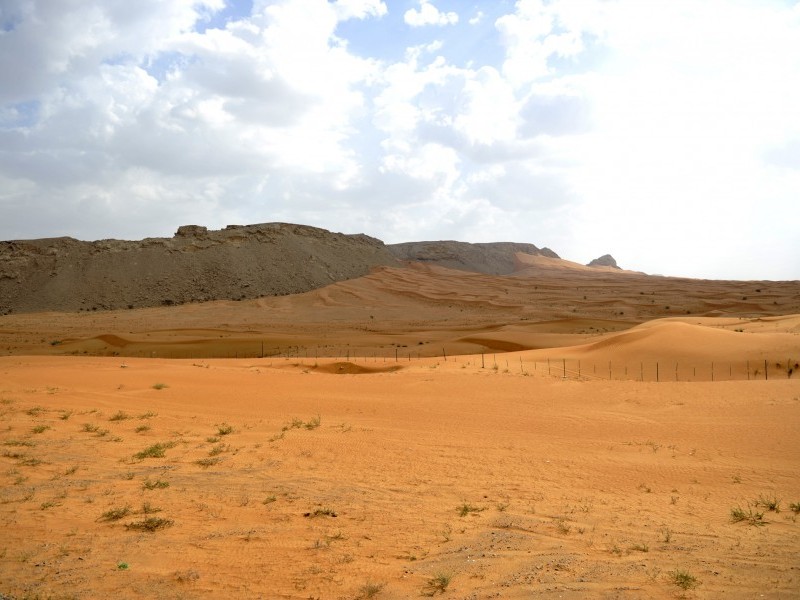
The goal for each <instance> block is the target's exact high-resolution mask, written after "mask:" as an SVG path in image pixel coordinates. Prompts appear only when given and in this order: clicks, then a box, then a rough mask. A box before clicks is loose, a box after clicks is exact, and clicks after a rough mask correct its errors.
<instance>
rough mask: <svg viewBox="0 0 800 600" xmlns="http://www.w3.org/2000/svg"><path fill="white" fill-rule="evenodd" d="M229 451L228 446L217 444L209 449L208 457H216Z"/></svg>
mask: <svg viewBox="0 0 800 600" xmlns="http://www.w3.org/2000/svg"><path fill="white" fill-rule="evenodd" d="M230 449H231V448H230V446H228V445H226V444H217V445H216V446H214V447H213V448H211V450H209V451H208V455H209V456H218V455H220V454H222V453H223V452H227V451H228V450H230Z"/></svg>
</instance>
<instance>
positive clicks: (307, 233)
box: [0, 223, 558, 314]
mask: <svg viewBox="0 0 800 600" xmlns="http://www.w3.org/2000/svg"><path fill="white" fill-rule="evenodd" d="M517 253H524V254H530V255H534V256H546V257H550V258H558V255H557V254H556V253H555V252H553V251H552V250H549V249H547V248H537V247H536V246H534V245H533V244H518V243H512V242H498V243H489V244H469V243H466V242H454V241H441V242H409V243H404V244H393V245H385V244H384V243H383V242H382V241H380V240H378V239H375V238H372V237H369V236H367V235H363V234H358V235H345V234H342V233H332V232H330V231H326V230H324V229H319V228H316V227H308V226H304V225H292V224H287V223H262V224H259V225H229V226H228V227H226V228H225V229H221V230H216V231H214V230H211V231H210V230H208V229H207V228H205V227H201V226H199V225H185V226H183V227H180V228H178V231H177V232H176V233H175V235H174V236H173V237H171V238H147V239H144V240H140V241H125V240H100V241H94V242H85V241H79V240H76V239H73V238H70V237H60V238H47V239H38V240H15V241H7V242H0V314H7V313H10V312H38V311H93V310H113V309H122V308H142V307H149V306H164V305H166V306H169V305H174V304H184V303H187V302H203V301H208V300H243V299H246V298H257V297H261V296H281V295H287V294H297V293H302V292H306V291H309V290H312V289H316V288H319V287H323V286H325V285H328V284H330V283H333V282H336V281H342V280H345V279H353V278H356V277H361V276H362V275H366V274H367V273H369V272H370V271H371V270H372V269H373V268H374V267H377V266H398V265H400V264H402V263H403V262H407V261H420V262H425V263H428V264H436V265H440V266H444V267H449V268H451V269H461V270H466V271H474V272H479V273H486V274H490V275H508V274H511V273H513V272H514V271H515V270H516V269H517V260H516V258H515V256H516V255H517Z"/></svg>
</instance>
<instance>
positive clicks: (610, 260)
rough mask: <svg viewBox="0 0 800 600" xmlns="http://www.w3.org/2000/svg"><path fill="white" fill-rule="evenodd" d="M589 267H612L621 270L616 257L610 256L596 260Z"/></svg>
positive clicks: (605, 255)
mask: <svg viewBox="0 0 800 600" xmlns="http://www.w3.org/2000/svg"><path fill="white" fill-rule="evenodd" d="M586 266H587V267H612V268H614V269H619V268H620V267H619V265H617V261H616V260H614V257H613V256H611V255H610V254H604V255H603V256H601V257H600V258H595V259H594V260H593V261H592V262H590V263H589V264H588V265H586Z"/></svg>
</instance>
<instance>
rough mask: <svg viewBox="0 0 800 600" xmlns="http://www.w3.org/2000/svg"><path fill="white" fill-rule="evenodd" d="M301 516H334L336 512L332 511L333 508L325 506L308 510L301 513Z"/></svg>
mask: <svg viewBox="0 0 800 600" xmlns="http://www.w3.org/2000/svg"><path fill="white" fill-rule="evenodd" d="M303 516H304V517H309V518H311V519H315V518H317V517H336V516H338V515H337V514H336V511H334V510H333V509H330V508H327V507H325V508H317V509H314V510H312V511H310V512H307V513H303Z"/></svg>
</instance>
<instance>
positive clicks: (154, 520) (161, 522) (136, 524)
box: [125, 517, 174, 533]
mask: <svg viewBox="0 0 800 600" xmlns="http://www.w3.org/2000/svg"><path fill="white" fill-rule="evenodd" d="M173 524H174V521H173V520H172V519H164V518H162V517H147V518H145V519H142V520H141V521H133V522H131V523H128V524H126V525H125V529H132V530H134V531H147V532H149V533H153V532H156V531H158V530H159V529H165V528H167V527H171V526H172V525H173Z"/></svg>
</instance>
